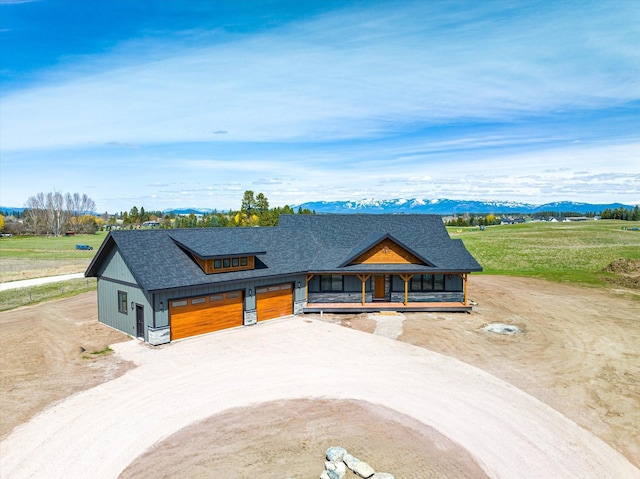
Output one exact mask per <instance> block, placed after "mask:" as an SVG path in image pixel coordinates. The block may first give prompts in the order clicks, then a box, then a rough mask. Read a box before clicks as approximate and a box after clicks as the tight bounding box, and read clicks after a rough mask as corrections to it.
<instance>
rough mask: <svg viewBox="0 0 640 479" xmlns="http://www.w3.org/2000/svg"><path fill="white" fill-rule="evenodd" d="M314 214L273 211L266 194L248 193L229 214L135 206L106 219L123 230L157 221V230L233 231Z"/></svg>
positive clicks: (300, 210) (285, 209) (288, 209)
mask: <svg viewBox="0 0 640 479" xmlns="http://www.w3.org/2000/svg"><path fill="white" fill-rule="evenodd" d="M296 213H297V214H315V211H311V210H309V209H307V208H304V209H303V208H298V210H297V211H295V210H294V209H293V208H291V207H290V206H288V205H285V206H277V207H274V208H271V207H270V206H269V200H268V198H267V197H266V196H265V195H264V193H258V194H255V192H254V191H252V190H247V191H245V192H244V195H243V196H242V200H241V202H240V208H239V209H238V210H230V211H226V212H218V211H213V212H212V213H206V214H203V215H196V214H195V213H190V214H188V215H176V214H175V213H173V212H172V213H167V214H164V213H162V212H161V211H146V210H145V209H144V207H140V208H138V207H137V206H133V207H132V208H131V209H130V210H129V212H126V211H124V212H121V213H120V214H119V215H118V216H119V217H118V218H116V216H110V217H109V216H108V214H107V217H104V215H103V218H104V219H105V223H106V224H107V225H108V226H114V225H117V224H118V220H119V222H120V223H121V225H122V226H123V227H124V228H138V227H140V226H142V225H143V224H144V223H145V222H155V223H157V227H158V228H230V227H237V226H276V225H277V224H278V218H279V216H280V215H283V214H296Z"/></svg>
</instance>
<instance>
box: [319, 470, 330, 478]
mask: <svg viewBox="0 0 640 479" xmlns="http://www.w3.org/2000/svg"><path fill="white" fill-rule="evenodd" d="M320 479H331V478H330V477H329V474H328V473H327V471H322V474H320Z"/></svg>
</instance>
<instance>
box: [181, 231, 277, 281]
mask: <svg viewBox="0 0 640 479" xmlns="http://www.w3.org/2000/svg"><path fill="white" fill-rule="evenodd" d="M172 239H173V241H174V242H175V243H176V244H177V245H178V246H179V247H180V248H181V249H182V250H183V251H184V252H185V253H186V254H188V255H189V256H190V257H191V258H192V259H193V260H194V261H195V262H196V263H197V264H198V266H200V268H201V269H202V271H204V273H206V274H218V273H229V272H232V271H245V270H251V269H256V264H257V263H258V260H257V259H256V256H257V255H260V254H265V253H266V252H265V251H261V250H260V249H258V248H256V247H255V246H254V245H252V244H249V243H246V242H245V243H243V242H241V241H235V242H233V243H221V242H217V243H216V244H211V243H209V242H202V241H198V239H199V238H194V239H195V241H189V239H190V238H185V237H181V238H180V240H177V239H176V238H172Z"/></svg>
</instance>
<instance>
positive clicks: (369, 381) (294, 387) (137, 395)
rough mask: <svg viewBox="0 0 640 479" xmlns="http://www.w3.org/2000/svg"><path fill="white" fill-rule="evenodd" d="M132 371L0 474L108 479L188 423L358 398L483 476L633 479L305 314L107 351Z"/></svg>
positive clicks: (26, 431)
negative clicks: (450, 445)
mask: <svg viewBox="0 0 640 479" xmlns="http://www.w3.org/2000/svg"><path fill="white" fill-rule="evenodd" d="M113 348H114V349H115V350H116V352H117V353H118V354H120V355H121V356H122V357H123V358H125V359H128V360H132V361H134V362H136V363H137V364H138V365H139V367H137V368H136V369H133V370H131V371H129V372H128V373H127V374H125V375H124V376H122V377H120V378H118V379H116V380H113V381H110V382H107V383H104V384H102V385H100V386H98V387H95V388H93V389H90V390H87V391H84V392H81V393H79V394H76V395H74V396H72V397H70V398H68V399H66V400H64V401H63V402H61V403H59V404H57V405H55V406H53V407H51V408H49V409H48V410H46V411H44V412H43V413H42V414H40V415H38V416H36V417H35V418H33V419H32V420H31V421H30V422H28V423H26V424H24V425H22V426H20V427H18V428H16V429H15V430H14V432H13V433H12V434H11V435H10V436H9V437H8V438H7V439H6V440H5V441H3V442H2V443H1V444H0V449H1V451H0V463H1V467H0V477H3V478H31V477H48V478H56V477H59V478H69V477H93V478H113V477H117V476H118V474H119V473H120V472H121V471H122V470H123V469H124V468H125V467H126V466H127V465H128V464H129V463H131V462H132V461H133V460H134V459H135V458H136V457H138V456H139V455H140V454H142V453H143V452H144V451H145V450H147V449H148V448H150V447H151V446H153V445H154V444H155V443H156V442H158V441H160V440H162V439H164V438H166V437H168V436H169V435H171V434H173V433H174V432H176V431H178V430H180V429H181V428H184V427H186V426H188V425H189V424H191V423H193V422H195V421H199V420H201V419H204V418H206V417H208V416H210V415H212V414H217V413H220V412H222V411H224V410H226V409H229V408H236V407H243V406H248V405H253V404H256V403H260V402H264V401H276V400H283V399H284V400H286V399H292V398H340V399H357V400H364V401H368V402H371V403H374V404H380V405H383V406H386V407H388V408H391V409H394V410H396V411H398V412H400V413H403V414H407V415H409V416H411V417H414V418H415V419H417V420H418V421H421V422H422V423H424V424H428V425H429V426H431V427H433V428H435V429H436V430H438V431H439V432H440V433H442V434H444V435H445V436H447V437H449V438H450V439H451V440H453V441H454V442H456V443H458V444H460V445H461V446H462V447H464V448H465V449H466V450H468V451H469V453H470V454H471V455H472V456H473V457H474V458H475V460H476V461H477V462H478V464H479V465H480V466H481V467H482V468H483V469H484V470H485V471H486V473H487V474H488V475H489V476H490V477H500V478H516V477H518V478H522V477H532V478H533V477H563V478H574V477H575V478H600V479H601V478H621V477H625V478H640V471H639V470H638V469H637V468H635V467H634V466H633V465H632V464H631V463H629V461H628V460H627V459H626V458H624V457H623V456H622V455H621V454H619V453H618V452H617V451H615V450H614V449H612V448H611V447H610V446H608V445H607V444H606V443H604V442H603V441H601V440H600V439H599V438H597V437H596V436H594V435H593V434H591V433H590V432H588V431H586V430H584V429H582V428H581V427H579V426H577V425H576V424H575V423H573V422H572V421H570V420H569V419H567V418H566V417H564V416H562V415H561V414H559V413H558V412H557V411H555V410H554V409H552V408H550V407H549V406H547V405H545V404H544V403H542V402H540V401H538V400H537V399H535V398H533V397H531V396H529V395H527V394H525V393H524V392H522V391H520V390H519V389H517V388H515V387H513V386H511V385H510V384H508V383H506V382H504V381H501V380H499V379H497V378H496V377H494V376H491V375H489V374H487V373H485V372H483V371H481V370H479V369H476V368H474V367H472V366H469V365H467V364H465V363H462V362H460V361H458V360H456V359H453V358H450V357H446V356H442V355H439V354H437V353H433V352H431V351H428V350H425V349H422V348H419V347H415V346H411V345H408V344H405V343H400V342H397V341H393V340H390V339H387V338H384V337H380V336H376V335H372V334H366V333H362V332H358V331H353V330H350V329H347V328H344V327H341V326H338V325H334V324H330V323H326V322H323V321H319V320H310V319H306V318H304V317H291V318H284V319H280V320H275V321H270V322H268V323H261V324H258V325H256V326H253V327H250V328H239V329H234V330H229V331H223V332H219V333H214V334H211V335H208V336H202V337H198V338H192V339H189V340H185V341H181V342H176V343H173V344H171V345H170V346H166V347H162V348H156V349H154V348H151V347H148V346H146V345H143V344H142V343H139V342H136V341H129V342H126V343H119V344H116V345H114V346H113Z"/></svg>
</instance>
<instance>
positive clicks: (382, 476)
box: [369, 472, 395, 479]
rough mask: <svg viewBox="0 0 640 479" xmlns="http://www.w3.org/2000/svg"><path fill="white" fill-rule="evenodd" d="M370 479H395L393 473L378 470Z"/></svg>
mask: <svg viewBox="0 0 640 479" xmlns="http://www.w3.org/2000/svg"><path fill="white" fill-rule="evenodd" d="M369 479H395V478H394V477H393V474H389V473H388V472H376V473H375V474H374V475H373V476H371V477H370V478H369Z"/></svg>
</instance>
